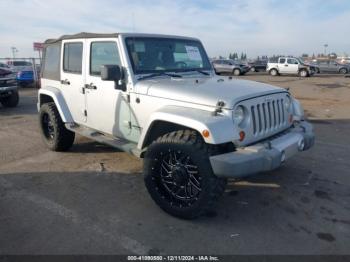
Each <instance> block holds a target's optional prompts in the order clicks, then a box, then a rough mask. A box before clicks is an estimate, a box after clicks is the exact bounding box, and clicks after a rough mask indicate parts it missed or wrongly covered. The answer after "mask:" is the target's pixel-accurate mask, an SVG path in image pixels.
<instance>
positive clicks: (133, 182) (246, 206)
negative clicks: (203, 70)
mask: <svg viewBox="0 0 350 262" xmlns="http://www.w3.org/2000/svg"><path fill="white" fill-rule="evenodd" d="M240 78H242V79H248V80H254V81H260V82H265V83H269V84H273V85H277V86H281V87H284V88H290V92H291V93H292V94H293V95H294V96H295V97H296V98H298V99H300V101H301V102H302V104H303V105H304V108H305V110H306V113H307V116H308V117H309V118H310V119H311V120H312V122H313V124H314V128H315V132H316V139H317V141H316V144H315V146H314V147H313V148H312V149H311V150H310V151H307V152H304V153H301V154H298V155H297V156H296V157H294V158H293V159H291V160H290V161H288V162H287V163H286V164H285V165H284V166H283V167H281V168H279V169H278V170H276V171H274V172H269V173H265V174H259V175H256V176H254V177H250V178H249V179H247V180H243V181H230V182H229V184H228V186H227V188H226V192H225V194H224V196H223V199H222V200H221V201H220V203H219V206H218V208H217V212H215V213H210V214H207V215H206V216H205V217H201V218H199V219H197V220H193V221H186V220H180V219H177V218H174V217H171V216H170V215H168V214H166V213H164V212H163V211H161V210H160V209H159V208H158V207H157V206H156V205H155V203H154V202H153V201H152V200H151V198H150V196H149V195H148V193H147V192H146V189H145V187H144V185H143V177H142V161H140V160H138V159H136V158H134V157H133V156H130V155H128V154H126V153H124V152H118V151H117V150H115V149H112V148H110V147H107V146H104V145H100V144H97V143H95V142H92V141H90V140H87V139H85V138H82V137H78V139H77V140H76V143H75V146H74V147H73V148H72V150H71V151H70V152H67V153H56V152H49V151H48V150H47V148H46V147H45V146H44V144H43V143H42V142H41V138H40V134H39V131H38V124H37V112H36V93H37V90H36V89H31V88H25V89H21V91H20V96H21V101H20V105H19V107H17V108H14V109H9V108H6V109H5V108H0V210H1V212H0V235H1V236H2V237H1V238H0V254H130V253H134V254H218V255H219V254H349V250H350V176H349V174H350V172H349V170H350V161H349V160H350V154H349V152H350V136H349V130H350V103H349V101H350V80H349V78H344V76H342V75H322V76H320V75H317V76H315V77H311V78H299V77H292V76H290V77H271V76H268V75H265V74H260V73H258V74H252V73H248V74H247V75H246V76H241V77H240Z"/></svg>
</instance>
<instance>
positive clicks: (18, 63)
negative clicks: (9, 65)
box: [13, 61, 32, 66]
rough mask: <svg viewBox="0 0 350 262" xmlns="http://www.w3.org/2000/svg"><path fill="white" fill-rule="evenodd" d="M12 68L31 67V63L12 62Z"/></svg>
mask: <svg viewBox="0 0 350 262" xmlns="http://www.w3.org/2000/svg"><path fill="white" fill-rule="evenodd" d="M13 65H14V66H31V65H32V63H30V62H26V61H13Z"/></svg>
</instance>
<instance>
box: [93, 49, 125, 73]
mask: <svg viewBox="0 0 350 262" xmlns="http://www.w3.org/2000/svg"><path fill="white" fill-rule="evenodd" d="M102 65H119V66H120V65H121V63H120V57H119V52H118V48H117V43H116V42H92V43H91V49H90V75H96V76H99V75H101V66H102Z"/></svg>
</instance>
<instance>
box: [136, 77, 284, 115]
mask: <svg viewBox="0 0 350 262" xmlns="http://www.w3.org/2000/svg"><path fill="white" fill-rule="evenodd" d="M135 88H136V92H137V93H141V94H146V95H149V96H154V97H161V98H167V99H171V100H177V101H182V102H188V103H194V104H200V105H205V106H213V107H215V106H216V104H217V102H218V101H219V100H221V101H224V102H225V108H227V109H232V108H233V107H234V105H235V104H236V103H238V102H240V101H242V100H246V99H249V98H253V97H257V96H262V95H268V94H273V93H280V92H286V90H285V89H283V88H279V87H275V86H271V85H268V84H264V83H259V82H254V81H249V80H241V79H229V78H228V77H217V76H214V77H198V78H194V77H186V76H184V77H183V78H169V77H166V78H165V77H164V78H163V77H162V78H154V79H149V80H141V81H139V82H138V83H137V84H136V86H135Z"/></svg>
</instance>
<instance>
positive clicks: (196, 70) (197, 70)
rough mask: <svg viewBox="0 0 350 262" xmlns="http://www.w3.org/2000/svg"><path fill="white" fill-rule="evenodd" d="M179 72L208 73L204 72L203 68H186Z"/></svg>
mask: <svg viewBox="0 0 350 262" xmlns="http://www.w3.org/2000/svg"><path fill="white" fill-rule="evenodd" d="M181 72H198V73H201V74H202V75H206V76H208V75H210V74H209V73H208V72H205V71H203V70H200V69H188V70H184V71H181Z"/></svg>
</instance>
